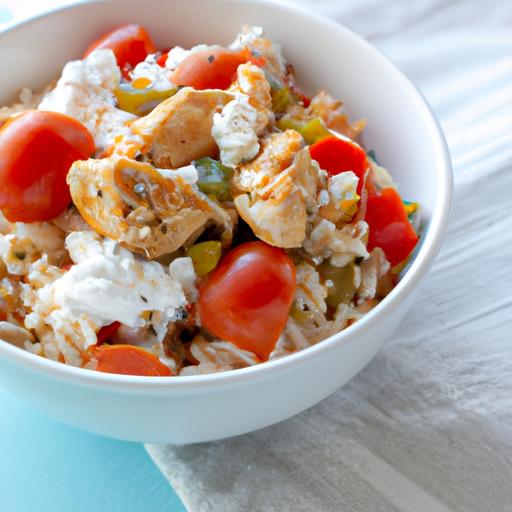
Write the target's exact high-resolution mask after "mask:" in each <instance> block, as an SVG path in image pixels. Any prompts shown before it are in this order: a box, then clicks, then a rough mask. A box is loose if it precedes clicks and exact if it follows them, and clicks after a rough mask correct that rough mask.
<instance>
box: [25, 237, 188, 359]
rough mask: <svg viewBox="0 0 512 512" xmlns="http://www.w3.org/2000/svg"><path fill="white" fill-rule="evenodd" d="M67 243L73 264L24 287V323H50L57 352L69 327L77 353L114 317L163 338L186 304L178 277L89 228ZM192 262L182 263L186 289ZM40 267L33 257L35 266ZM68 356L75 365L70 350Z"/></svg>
mask: <svg viewBox="0 0 512 512" xmlns="http://www.w3.org/2000/svg"><path fill="white" fill-rule="evenodd" d="M66 248H67V250H68V252H69V255H70V257H71V259H72V260H73V262H74V263H75V264H74V265H73V266H72V267H71V268H70V269H69V270H68V271H66V272H63V273H62V272H60V273H58V274H57V276H58V277H57V278H56V279H53V280H50V281H49V282H47V283H45V284H44V285H43V286H42V287H41V288H39V289H37V290H35V291H34V292H31V291H29V290H28V289H27V294H26V300H25V305H26V306H28V307H29V308H30V309H31V310H32V313H31V314H29V315H27V317H26V319H25V325H26V327H27V328H35V329H39V331H41V329H42V327H43V326H44V327H49V328H50V329H51V331H53V336H52V337H53V338H54V339H55V340H56V343H57V344H58V349H55V353H56V354H57V353H58V352H59V351H60V352H61V353H64V349H66V350H67V351H68V352H70V350H71V349H70V348H69V347H68V346H66V340H67V339H69V334H68V333H69V332H70V329H73V330H72V338H71V339H72V340H73V345H74V347H75V348H73V347H72V348H73V349H74V351H75V352H76V349H78V350H83V349H86V348H87V347H89V346H90V345H92V344H94V343H96V334H95V333H96V331H97V330H98V329H99V328H100V327H102V326H105V325H108V324H110V323H112V322H115V321H118V322H121V323H122V324H123V325H126V326H128V327H133V328H136V327H146V326H148V325H150V324H151V326H152V327H153V329H154V330H155V332H156V335H157V340H158V341H162V340H163V338H164V337H165V334H166V332H167V325H168V324H169V322H173V321H174V320H176V318H177V317H179V316H180V313H181V312H180V309H181V308H182V307H183V306H185V305H186V304H187V299H186V297H185V292H184V290H183V286H182V284H181V281H180V279H181V277H180V279H178V276H177V275H176V273H175V272H174V273H172V274H171V273H170V272H169V271H167V270H166V269H165V268H164V267H163V266H162V265H161V264H160V263H157V262H152V261H145V260H143V259H141V258H139V257H137V256H134V255H133V254H132V253H131V252H130V251H128V250H127V249H124V248H123V247H121V246H120V245H119V244H118V243H117V242H114V241H113V240H109V239H102V238H101V237H99V236H98V235H96V234H95V233H93V232H92V231H76V232H73V233H71V234H70V235H68V236H67V238H66ZM183 259H185V260H188V259H189V258H183ZM191 265H192V263H191V262H190V263H187V262H184V263H183V262H182V264H181V268H182V269H186V270H187V272H185V273H184V276H183V283H184V285H185V286H186V287H187V289H188V292H189V293H190V290H191V286H193V283H191V281H192V277H191V272H190V268H189V267H191ZM40 266H41V265H38V264H37V262H36V264H34V269H35V271H36V270H37V268H38V267H40ZM57 270H58V269H57ZM192 272H193V269H192ZM68 344H69V342H68ZM70 360H71V361H72V362H73V364H80V361H79V360H77V355H76V354H75V353H74V352H71V355H70Z"/></svg>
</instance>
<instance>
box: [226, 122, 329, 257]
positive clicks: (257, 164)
mask: <svg viewBox="0 0 512 512" xmlns="http://www.w3.org/2000/svg"><path fill="white" fill-rule="evenodd" d="M303 144H304V142H303V139H302V136H301V135H300V134H299V133H298V132H296V131H294V130H287V131H286V132H283V133H274V134H271V135H269V136H268V137H267V138H266V139H264V141H263V144H262V146H263V147H262V151H261V153H260V155H259V156H258V157H256V159H255V160H253V161H252V162H250V163H248V164H246V165H242V166H241V168H240V172H239V173H238V175H237V177H236V179H235V188H236V189H237V190H238V191H239V192H241V193H240V194H239V195H237V196H236V197H235V200H234V202H235V206H236V208H237V210H238V213H239V214H240V216H241V217H242V218H243V219H244V220H245V221H246V222H247V223H248V224H249V226H251V228H252V230H253V231H254V233H255V234H256V236H258V237H259V238H261V239H262V240H264V241H265V242H267V243H269V244H271V245H275V246H277V247H283V248H292V247H300V246H301V245H302V242H303V241H304V239H305V237H306V225H307V220H308V211H309V210H310V209H311V208H312V207H313V206H314V204H315V202H316V195H317V188H318V184H319V181H320V175H319V169H318V166H317V165H316V164H315V163H314V162H313V161H312V160H311V156H310V154H309V150H308V149H307V148H303V147H302V146H303Z"/></svg>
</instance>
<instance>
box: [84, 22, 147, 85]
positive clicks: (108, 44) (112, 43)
mask: <svg viewBox="0 0 512 512" xmlns="http://www.w3.org/2000/svg"><path fill="white" fill-rule="evenodd" d="M107 48H108V49H110V50H112V51H113V52H114V55H115V56H116V60H117V65H118V66H119V67H120V68H121V69H122V70H123V74H124V75H125V76H126V74H127V72H128V71H129V70H130V69H133V68H134V67H135V66H136V65H137V64H138V63H139V62H142V61H143V60H144V59H145V58H146V57H147V56H148V55H149V54H150V53H155V52H156V47H155V45H154V44H153V41H152V40H151V38H150V37H149V34H148V33H147V32H146V29H145V28H144V27H141V26H140V25H123V26H122V27H119V28H116V29H115V30H113V31H112V32H109V33H108V34H106V35H105V36H103V37H101V38H100V39H98V40H97V41H95V42H94V43H92V44H91V46H89V48H87V50H86V52H85V54H84V59H85V57H87V56H88V55H89V54H90V53H92V52H93V51H94V50H102V49H107Z"/></svg>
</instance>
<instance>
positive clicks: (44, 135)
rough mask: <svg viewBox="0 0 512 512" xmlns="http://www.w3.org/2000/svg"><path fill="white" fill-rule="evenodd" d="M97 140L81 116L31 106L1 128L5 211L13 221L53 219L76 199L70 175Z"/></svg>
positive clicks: (0, 189) (0, 201)
mask: <svg viewBox="0 0 512 512" xmlns="http://www.w3.org/2000/svg"><path fill="white" fill-rule="evenodd" d="M94 149H95V147H94V141H93V139H92V137H91V135H90V133H89V132H88V131H87V128H86V127H85V126H83V125H82V124H81V123H80V122H78V121H77V120H75V119H73V118H71V117H69V116H66V115H64V114H59V113H57V112H45V111H42V110H36V111H30V112H27V113H24V114H21V115H18V116H16V117H13V118H11V119H10V120H9V121H8V122H7V123H5V124H4V125H3V126H2V128H1V129H0V210H2V211H3V213H4V215H5V217H6V218H7V219H8V220H9V221H11V222H17V221H19V222H37V221H42V220H51V219H53V218H55V217H57V216H58V215H59V214H61V213H62V212H63V211H64V210H65V209H66V208H67V206H68V205H69V203H70V202H71V196H70V193H69V188H68V185H67V183H66V175H67V173H68V170H69V168H70V166H71V164H72V163H73V162H74V161H75V160H83V159H86V158H89V157H90V156H91V154H92V153H93V152H94Z"/></svg>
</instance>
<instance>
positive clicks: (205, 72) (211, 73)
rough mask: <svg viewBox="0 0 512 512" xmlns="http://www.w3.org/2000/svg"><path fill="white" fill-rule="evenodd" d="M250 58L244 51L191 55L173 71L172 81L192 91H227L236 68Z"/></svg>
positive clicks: (220, 50) (219, 50) (211, 51)
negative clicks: (191, 88) (192, 89)
mask: <svg viewBox="0 0 512 512" xmlns="http://www.w3.org/2000/svg"><path fill="white" fill-rule="evenodd" d="M250 57H251V55H250V51H249V50H246V49H244V50H240V51H234V50H226V49H224V48H219V49H213V50H203V51H200V52H197V53H192V54H191V55H189V56H188V57H186V58H185V59H184V60H183V62H182V63H181V64H180V65H179V66H178V67H177V68H176V69H175V71H174V73H173V77H172V81H173V82H174V83H175V84H176V85H189V86H191V87H194V89H227V88H228V87H229V86H230V85H231V84H232V83H233V82H234V81H235V79H236V70H237V69H238V66H239V65H240V64H243V63H244V62H247V61H248V60H249V59H250Z"/></svg>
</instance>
